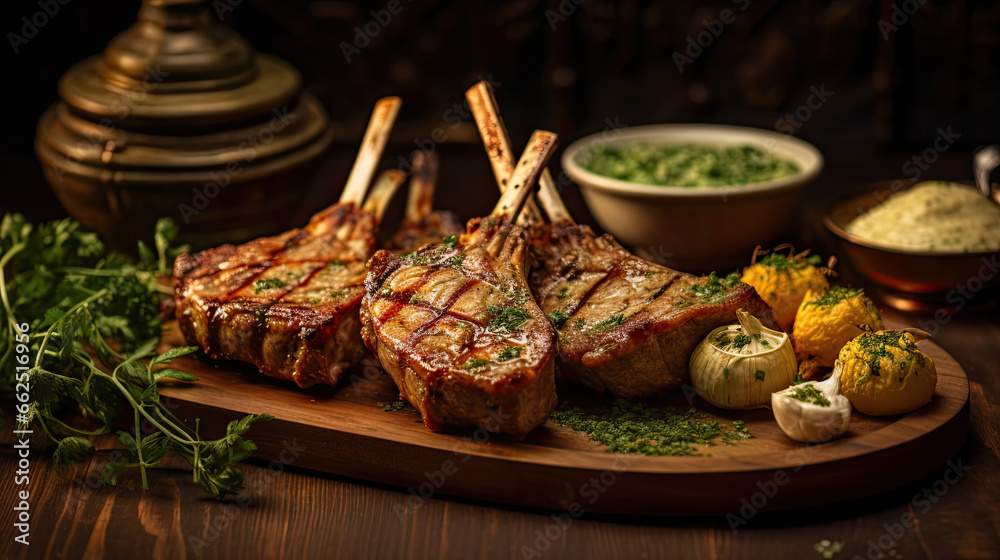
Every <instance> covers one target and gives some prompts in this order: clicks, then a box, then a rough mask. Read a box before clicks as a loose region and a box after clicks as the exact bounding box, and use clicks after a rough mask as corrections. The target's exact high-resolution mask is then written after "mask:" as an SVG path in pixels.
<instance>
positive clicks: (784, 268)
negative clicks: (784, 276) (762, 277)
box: [757, 253, 823, 272]
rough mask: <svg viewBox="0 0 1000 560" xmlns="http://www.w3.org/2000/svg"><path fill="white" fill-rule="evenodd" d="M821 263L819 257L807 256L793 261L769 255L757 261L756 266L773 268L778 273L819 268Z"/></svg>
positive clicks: (780, 255) (778, 255) (779, 254)
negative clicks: (809, 267) (812, 267)
mask: <svg viewBox="0 0 1000 560" xmlns="http://www.w3.org/2000/svg"><path fill="white" fill-rule="evenodd" d="M822 262H823V260H822V259H820V257H819V255H809V256H808V257H805V258H801V259H793V258H791V257H790V256H788V255H784V254H781V253H771V254H769V255H766V256H765V257H764V258H762V259H760V260H759V261H757V263H758V264H761V265H763V266H767V267H770V268H773V269H774V270H776V271H778V272H788V271H789V270H797V269H800V268H805V267H807V266H819V265H820V264H822Z"/></svg>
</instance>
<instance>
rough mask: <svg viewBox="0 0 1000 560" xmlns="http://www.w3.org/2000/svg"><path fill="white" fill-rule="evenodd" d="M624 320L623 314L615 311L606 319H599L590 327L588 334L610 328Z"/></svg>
mask: <svg viewBox="0 0 1000 560" xmlns="http://www.w3.org/2000/svg"><path fill="white" fill-rule="evenodd" d="M624 322H625V314H624V313H620V312H619V313H615V314H614V315H612V316H610V317H608V318H607V319H605V320H603V321H601V322H600V323H597V324H596V325H594V326H593V327H590V330H589V331H588V334H590V333H598V332H604V331H607V330H611V329H613V328H615V327H617V326H618V325H620V324H622V323H624Z"/></svg>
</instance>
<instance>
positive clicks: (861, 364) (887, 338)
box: [839, 331, 937, 416]
mask: <svg viewBox="0 0 1000 560" xmlns="http://www.w3.org/2000/svg"><path fill="white" fill-rule="evenodd" d="M839 360H840V362H841V364H842V365H843V368H844V369H843V373H842V374H841V377H840V390H841V392H842V393H843V394H844V396H846V397H847V399H848V400H850V401H851V404H852V405H854V408H856V409H858V410H859V411H861V412H863V413H865V414H871V415H873V416H888V415H891V414H903V413H906V412H910V411H912V410H916V409H918V408H920V407H921V406H923V405H925V404H927V403H928V402H930V400H931V396H932V395H933V394H934V387H935V386H936V385H937V370H936V369H935V367H934V360H932V359H931V357H930V356H928V355H927V354H924V353H923V352H921V351H920V349H919V348H917V339H916V337H914V336H913V334H911V333H909V332H906V331H878V332H868V333H864V334H862V335H860V336H858V337H857V338H855V339H854V340H852V341H851V342H849V343H847V345H846V346H844V348H843V349H842V350H841V351H840V356H839Z"/></svg>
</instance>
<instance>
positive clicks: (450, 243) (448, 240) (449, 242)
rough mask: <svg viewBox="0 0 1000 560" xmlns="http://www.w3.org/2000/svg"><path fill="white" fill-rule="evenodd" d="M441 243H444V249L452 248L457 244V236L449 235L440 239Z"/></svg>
mask: <svg viewBox="0 0 1000 560" xmlns="http://www.w3.org/2000/svg"><path fill="white" fill-rule="evenodd" d="M441 242H442V243H444V244H445V246H446V247H454V246H455V244H456V243H458V236H457V235H449V236H448V237H445V238H444V239H442V240H441Z"/></svg>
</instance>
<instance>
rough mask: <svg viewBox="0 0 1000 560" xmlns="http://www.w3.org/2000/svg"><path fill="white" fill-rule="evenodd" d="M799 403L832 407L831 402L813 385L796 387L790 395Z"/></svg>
mask: <svg viewBox="0 0 1000 560" xmlns="http://www.w3.org/2000/svg"><path fill="white" fill-rule="evenodd" d="M789 396H790V397H792V398H793V399H795V400H797V401H802V402H804V403H811V404H815V405H819V406H830V401H829V399H827V398H826V397H824V396H823V393H820V392H819V391H817V390H816V388H815V387H813V386H812V385H803V386H801V387H794V388H793V389H792V393H791V395H789Z"/></svg>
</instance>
